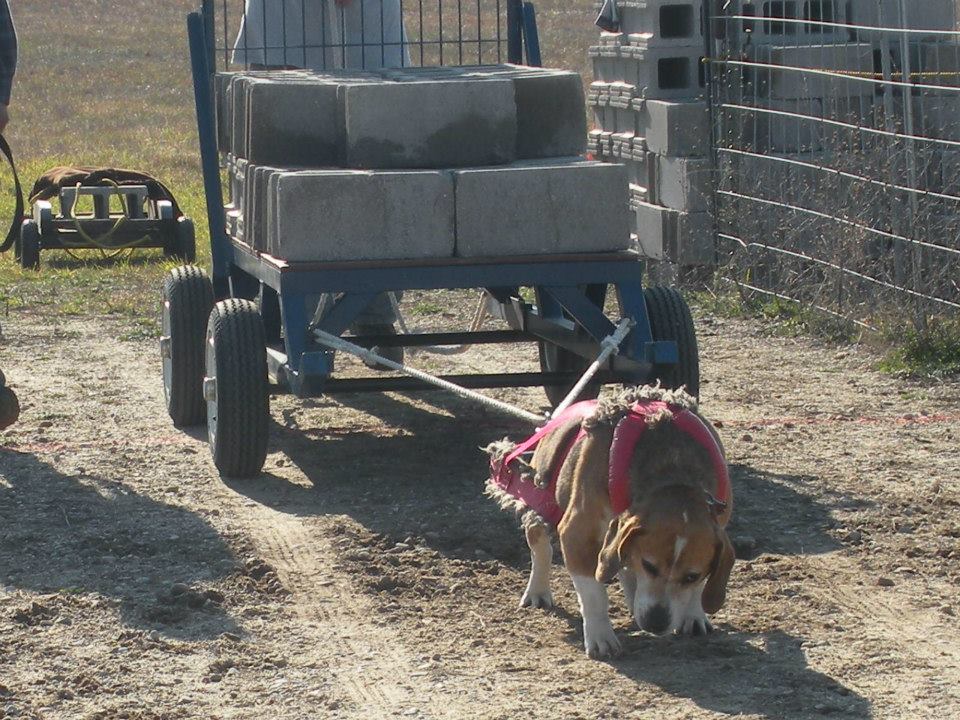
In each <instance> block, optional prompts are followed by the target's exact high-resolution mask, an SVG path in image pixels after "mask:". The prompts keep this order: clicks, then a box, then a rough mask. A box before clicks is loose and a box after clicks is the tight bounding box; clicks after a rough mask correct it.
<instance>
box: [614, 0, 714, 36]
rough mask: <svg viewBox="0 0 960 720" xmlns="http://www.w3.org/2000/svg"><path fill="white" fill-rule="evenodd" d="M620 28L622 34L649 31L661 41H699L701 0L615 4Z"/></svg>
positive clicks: (634, 0) (637, 0) (636, 0)
mask: <svg viewBox="0 0 960 720" xmlns="http://www.w3.org/2000/svg"><path fill="white" fill-rule="evenodd" d="M618 9H619V10H620V30H621V32H623V33H626V34H634V33H641V34H649V35H651V36H652V37H653V38H654V39H655V41H656V42H658V43H661V44H665V45H666V44H687V45H689V44H692V43H696V42H702V41H703V33H702V32H701V30H700V25H701V23H700V18H701V15H702V13H703V4H702V1H701V0H687V1H686V2H684V0H669V1H668V2H662V1H658V0H626V2H624V3H622V5H618Z"/></svg>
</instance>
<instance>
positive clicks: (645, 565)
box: [643, 560, 658, 577]
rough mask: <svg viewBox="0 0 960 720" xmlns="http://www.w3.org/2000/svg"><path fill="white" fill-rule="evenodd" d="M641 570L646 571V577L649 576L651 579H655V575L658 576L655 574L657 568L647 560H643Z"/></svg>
mask: <svg viewBox="0 0 960 720" xmlns="http://www.w3.org/2000/svg"><path fill="white" fill-rule="evenodd" d="M643 569H644V570H645V571H646V573H647V574H648V575H650V576H651V577H656V576H657V574H658V573H657V566H656V565H654V564H653V563H652V562H650V561H649V560H644V561H643Z"/></svg>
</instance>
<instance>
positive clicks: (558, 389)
mask: <svg viewBox="0 0 960 720" xmlns="http://www.w3.org/2000/svg"><path fill="white" fill-rule="evenodd" d="M538 349H539V351H540V369H541V370H542V371H543V372H576V373H583V371H584V370H586V369H587V368H588V367H589V366H590V361H589V360H587V359H586V358H582V357H580V356H579V355H577V354H576V353H573V352H570V351H569V350H567V349H566V348H562V347H560V346H559V345H554V344H553V343H551V342H547V341H545V340H541V341H540V342H539V343H538ZM575 383H576V381H574V382H571V383H564V384H562V385H544V386H543V391H544V392H545V393H546V395H547V400H549V401H550V404H551V405H552V406H553V407H556V406H557V405H559V404H560V403H561V402H562V401H563V399H564V398H565V397H566V396H567V393H569V392H570V390H572V389H573V386H574V384H575ZM600 388H601V383H590V384H588V385H587V386H586V387H585V388H584V389H583V390H582V391H581V393H580V395H579V396H578V397H577V399H578V400H593V399H594V398H595V397H597V395H599V394H600Z"/></svg>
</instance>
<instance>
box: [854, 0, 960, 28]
mask: <svg viewBox="0 0 960 720" xmlns="http://www.w3.org/2000/svg"><path fill="white" fill-rule="evenodd" d="M849 4H850V19H851V21H852V22H853V23H854V24H856V25H871V26H886V27H905V28H907V29H910V30H956V23H957V13H956V6H955V5H954V4H953V3H952V2H950V0H923V2H912V3H906V8H907V14H906V17H905V18H904V22H903V24H902V25H901V23H900V2H899V0H882V2H878V1H877V0H849Z"/></svg>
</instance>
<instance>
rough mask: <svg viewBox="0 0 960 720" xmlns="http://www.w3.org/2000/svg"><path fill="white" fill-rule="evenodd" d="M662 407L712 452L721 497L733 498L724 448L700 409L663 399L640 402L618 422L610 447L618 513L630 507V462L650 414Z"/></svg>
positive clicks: (611, 483) (612, 500) (613, 494)
mask: <svg viewBox="0 0 960 720" xmlns="http://www.w3.org/2000/svg"><path fill="white" fill-rule="evenodd" d="M662 411H669V412H670V413H671V414H672V415H673V419H672V422H673V424H674V425H675V426H676V427H677V429H678V430H680V431H681V432H683V433H685V434H686V435H688V436H690V437H691V438H692V439H693V440H695V441H696V442H697V443H698V444H699V445H701V446H702V447H703V448H704V449H705V450H706V451H707V452H708V453H709V454H710V462H711V464H712V465H713V473H714V476H715V477H716V480H717V499H718V500H722V501H723V502H729V501H730V475H729V471H728V470H727V463H726V460H724V458H723V451H722V450H721V449H720V446H719V445H718V444H717V439H716V438H715V437H714V435H713V433H712V432H710V429H709V428H708V427H707V426H706V425H705V424H704V421H703V420H702V419H700V416H699V415H697V414H696V413H692V412H690V411H689V410H686V409H684V408H680V407H677V406H675V405H669V404H667V403H665V402H662V401H660V400H651V401H641V402H638V403H637V404H636V405H635V406H634V408H633V412H630V413H628V414H627V415H626V416H624V418H623V419H622V420H621V421H620V422H619V423H617V427H616V429H615V430H614V433H613V444H612V445H611V449H610V479H609V492H610V506H611V509H612V510H613V512H614V514H616V515H619V514H620V513H622V512H623V511H624V510H626V509H627V508H629V507H630V502H631V497H630V463H631V462H632V460H633V451H634V448H635V446H636V444H637V441H638V440H639V439H640V436H641V435H642V434H643V433H644V431H646V429H647V418H648V417H649V416H651V415H654V414H656V413H659V412H662Z"/></svg>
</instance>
